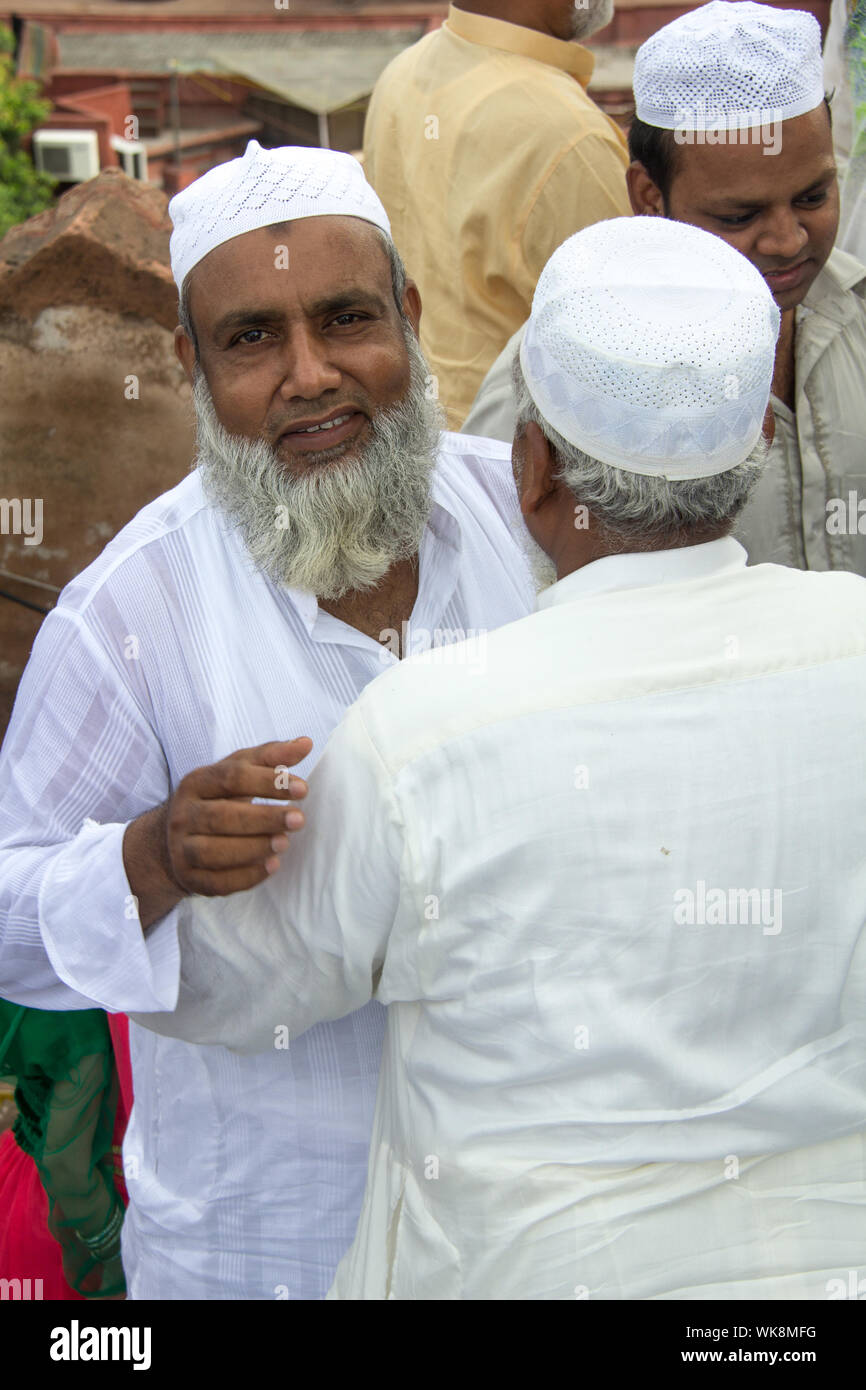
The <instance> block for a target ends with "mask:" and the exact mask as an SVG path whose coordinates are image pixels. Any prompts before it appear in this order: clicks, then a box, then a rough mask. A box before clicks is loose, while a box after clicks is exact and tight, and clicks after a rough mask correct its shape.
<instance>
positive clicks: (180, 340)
mask: <svg viewBox="0 0 866 1390" xmlns="http://www.w3.org/2000/svg"><path fill="white" fill-rule="evenodd" d="M174 351H175V356H176V357H177V360H178V362H179V363H180V365H181V366H182V367H183V370H184V373H185V374H186V379H187V381H188V382H189V384H190V386H192V384H193V378H194V376H195V369H196V356H195V344H194V343H193V341H192V338H190V337H189V335H188V334H187V333H186V332H185V331H184V330H183V329H182V328H181V327H180V324H178V326H177V328H176V329H175V330H174Z"/></svg>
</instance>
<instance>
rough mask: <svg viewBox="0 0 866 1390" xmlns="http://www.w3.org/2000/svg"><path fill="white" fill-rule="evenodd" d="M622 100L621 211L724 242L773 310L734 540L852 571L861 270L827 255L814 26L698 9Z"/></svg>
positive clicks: (762, 13)
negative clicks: (627, 125)
mask: <svg viewBox="0 0 866 1390" xmlns="http://www.w3.org/2000/svg"><path fill="white" fill-rule="evenodd" d="M634 91H635V105H636V113H637V114H636V118H635V120H634V122H633V124H632V127H631V129H630V131H629V152H630V154H631V157H632V164H631V166H630V168H629V171H628V185H629V195H630V198H631V203H632V208H633V210H634V211H635V212H636V213H640V214H649V215H654V216H660V217H670V218H673V219H674V220H675V221H677V222H689V223H691V224H692V225H693V226H695V227H702V228H704V229H705V230H706V231H710V232H713V233H714V234H715V235H716V236H719V237H722V239H723V240H724V241H727V242H728V243H729V245H731V246H733V247H734V248H735V249H736V250H737V251H740V252H741V253H742V254H743V255H744V256H746V257H747V259H748V260H750V261H751V262H752V264H753V265H754V266H755V267H756V269H757V270H759V271H760V272H761V274H762V275H763V277H764V279H765V280H766V282H767V284H768V285H769V287H770V289H771V291H772V293H773V297H774V298H775V300H776V303H777V304H778V306H779V308H780V309H781V311H782V326H781V330H780V333H779V342H778V346H777V350H776V367H775V372H774V375H773V395H772V405H773V413H774V416H775V425H776V433H775V440H774V443H773V448H772V452H771V455H770V460H769V464H768V467H767V469H766V471H765V474H764V477H763V478H762V480H761V484H760V485H759V487H758V488H757V489H756V493H755V496H754V497H753V498H752V500H751V502H750V503H749V506H748V507H747V508H746V510H745V511H744V513H743V516H742V518H741V520H740V524H739V527H738V530H737V535H738V536H739V538H740V539H741V540H742V542H743V544H744V545H745V547H746V549H747V550H748V552H749V557H750V560H751V562H752V563H753V564H755V563H758V562H760V561H764V560H772V561H776V562H778V563H782V564H788V565H795V566H798V567H799V568H801V569H850V570H855V571H857V572H858V573H860V574H866V267H864V266H863V265H861V264H860V263H859V262H858V261H857V260H855V259H854V257H853V256H849V255H847V254H846V253H844V252H842V251H834V249H833V243H834V241H835V238H836V232H837V229H838V225H839V188H838V183H837V178H836V164H835V160H834V156H833V137H832V129H831V124H830V108H829V104H828V103H827V101H825V98H824V89H823V69H822V60H821V32H820V29H819V27H818V23H817V21H816V20H815V19H814V18H813V16H812V15H810V14H806V13H804V12H801V11H797V10H778V9H774V8H773V7H771V6H769V5H758V4H752V3H750V0H744V2H743V3H740V0H736V3H731V0H712V3H710V4H708V5H703V6H701V8H700V9H697V10H693V11H691V12H690V13H689V14H687V15H684V16H682V17H681V18H680V19H676V20H674V21H673V22H672V23H671V24H668V25H666V26H665V27H664V28H663V29H660V30H659V31H658V33H656V34H654V35H653V36H652V38H650V39H648V40H647V42H646V43H645V44H644V45H643V46H642V47H641V48H640V49H639V50H638V53H637V57H636V60H635V71H634ZM732 389H733V387H732Z"/></svg>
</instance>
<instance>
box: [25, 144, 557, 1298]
mask: <svg viewBox="0 0 866 1390" xmlns="http://www.w3.org/2000/svg"><path fill="white" fill-rule="evenodd" d="M170 211H171V216H172V219H173V222H174V233H173V235H172V241H171V259H172V268H173V271H174V274H175V279H176V281H177V285H178V289H179V291H180V297H181V309H180V318H181V326H180V328H179V329H178V333H177V349H178V353H179V356H180V359H181V361H182V363H183V365H184V367H185V369H186V371H187V373H188V375H189V377H190V380H191V381H193V382H194V400H195V408H196V413H197V422H198V457H197V465H198V466H197V467H196V469H195V471H194V472H193V473H192V474H191V475H190V476H189V477H188V478H187V479H186V480H185V481H184V482H182V483H181V484H180V485H179V486H178V487H177V488H175V489H174V490H173V491H171V492H169V493H167V494H166V495H165V496H163V497H160V498H157V499H156V501H154V502H153V503H151V504H150V505H149V506H148V507H146V508H145V509H144V510H143V511H142V512H141V513H139V515H138V516H137V517H136V518H135V519H134V520H133V521H132V522H131V523H130V525H129V526H127V527H125V528H124V530H123V531H122V532H121V533H120V534H119V535H118V536H117V537H116V538H115V539H114V540H113V541H112V542H111V543H110V544H109V546H108V547H107V548H106V550H105V551H104V552H103V554H102V555H101V556H100V557H99V559H97V560H96V561H95V563H94V564H93V565H91V566H90V567H89V569H88V570H86V571H85V572H84V573H83V574H82V575H80V576H79V577H78V578H77V579H76V580H74V581H73V583H72V584H71V585H69V587H68V588H67V589H66V590H65V592H64V594H63V595H62V597H61V599H60V602H59V603H58V605H57V607H56V608H55V610H54V611H53V612H52V613H51V614H50V615H49V616H48V617H47V618H46V620H45V623H44V624H43V626H42V629H41V630H40V633H39V636H38V638H37V641H36V644H35V647H34V651H33V655H32V657H31V660H30V663H29V665H28V667H27V670H26V671H25V673H24V676H23V678H22V681H21V687H20V691H19V696H18V700H17V702H16V706H15V711H14V713H13V717H12V721H11V724H10V726H9V731H8V734H7V738H6V742H5V744H4V749H3V754H2V757H0V994H2V995H3V996H5V997H8V998H10V999H13V1000H16V1001H17V1002H21V1003H28V1004H33V1005H35V1006H37V1007H41V1008H48V1009H68V1008H84V1007H89V1006H91V1005H92V1004H93V1003H97V1004H99V1005H100V1006H102V1007H104V1008H107V1009H110V1010H121V1011H124V1012H130V1011H133V1010H136V1009H141V1010H143V1011H149V1010H152V1009H155V1008H156V1009H171V1008H173V1007H174V1004H175V1002H176V1000H177V997H178V988H179V958H180V954H179V943H178V919H177V911H176V909H177V905H178V903H180V902H181V900H182V899H183V898H184V897H186V896H187V895H188V894H190V893H202V894H208V895H214V894H216V895H221V894H225V893H233V892H236V891H238V890H241V889H246V888H249V887H251V886H252V885H254V884H257V883H259V882H261V881H262V880H264V879H266V878H267V877H268V876H269V874H270V873H272V872H273V871H274V870H275V869H276V868H277V865H278V863H279V856H280V854H281V853H282V852H283V851H284V850H285V849H286V848H287V846H288V834H287V832H289V831H290V830H292V829H293V828H295V827H296V825H297V824H299V823H301V822H302V820H303V816H302V813H301V812H300V811H298V810H297V809H294V810H288V808H287V806H286V804H285V803H286V802H287V801H288V800H294V799H297V798H298V796H301V795H303V792H304V783H303V782H302V781H301V780H300V779H299V778H296V777H293V776H292V775H291V774H290V772H289V769H290V768H294V767H296V766H297V767H298V770H299V771H300V772H301V773H302V774H303V773H306V772H307V771H308V769H309V768H310V767H311V766H312V765H313V763H314V761H315V760H316V759H317V758H318V756H319V754H320V753H321V751H322V749H323V747H324V745H325V743H326V742H327V739H328V736H329V735H330V733H331V730H332V729H333V727H334V725H335V724H336V723H337V721H338V720H339V718H340V717H341V715H342V714H343V712H344V711H345V709H346V708H347V706H349V705H350V704H351V703H352V702H353V700H354V699H355V698H356V697H357V696H358V695H359V694H360V693H361V691H362V690H363V689H364V687H365V686H366V685H367V684H368V682H369V681H371V680H372V679H373V678H374V677H375V676H376V675H378V674H380V673H381V672H382V671H384V670H385V669H386V667H387V666H388V665H393V664H395V663H396V662H397V659H398V658H397V655H396V653H395V650H394V642H393V640H390V638H389V640H388V642H387V644H385V645H383V642H382V641H381V640H380V639H381V638H383V636H384V635H385V634H386V633H393V632H395V631H396V632H398V633H400V634H402V635H404V641H403V642H402V644H401V646H402V650H401V654H405V651H406V650H412V651H414V650H416V649H418V648H419V647H424V646H427V645H430V644H431V643H433V644H435V643H436V641H437V640H438V638H439V637H440V636H441V638H443V639H444V640H445V641H446V642H447V641H453V640H454V639H455V638H457V637H459V636H461V635H462V634H463V633H466V632H470V631H473V630H474V631H479V630H481V631H483V630H485V629H487V628H494V627H498V626H499V625H501V624H502V623H506V622H509V621H511V620H513V619H516V618H519V617H522V616H523V615H524V614H525V613H527V612H528V611H529V610H530V608H531V607H532V606H533V605H534V589H533V586H532V583H531V580H530V576H529V571H528V567H527V565H526V563H525V560H524V558H523V555H522V552H521V548H520V545H519V543H518V541H517V539H516V535H515V531H516V527H517V523H518V516H517V511H516V503H515V499H514V493H513V483H512V479H511V470H510V459H509V450H508V449H507V448H503V447H501V446H498V445H496V444H490V445H484V444H482V443H480V442H478V441H475V442H473V443H472V444H471V445H466V443H465V442H464V441H463V440H461V439H458V438H454V437H452V436H449V435H447V434H445V435H443V434H441V433H440V429H439V411H438V407H436V405H435V404H434V402H433V401H432V400H431V399H430V396H429V391H428V387H427V375H428V374H427V369H426V365H425V363H424V360H423V358H422V356H421V353H420V349H419V348H418V344H417V340H416V338H415V329H416V328H417V324H418V316H419V312H420V302H419V298H418V294H417V291H416V290H415V289H414V287H413V286H412V285H411V284H407V283H406V281H405V275H404V271H403V267H402V263H401V261H400V259H399V257H398V255H397V253H396V251H395V249H394V246H393V243H392V241H391V239H390V236H389V231H388V220H387V217H386V216H385V212H384V209H383V208H382V205H381V203H380V202H379V200H378V198H377V197H376V195H375V194H374V193H373V191H372V189H371V188H370V186H369V185H368V184H367V182H366V180H365V179H364V176H363V174H362V172H361V169H360V166H359V165H358V164H357V162H356V161H355V160H353V159H351V157H350V156H348V155H344V154H338V153H336V152H333V151H330V150H313V149H292V148H286V149H279V150H271V151H267V150H262V149H261V148H260V147H259V146H258V145H257V144H256V142H255V141H253V142H251V143H250V146H249V147H248V149H247V151H246V153H245V155H244V156H243V157H242V158H240V159H235V160H232V161H230V162H229V163H227V164H224V165H219V166H218V167H217V168H215V169H213V170H211V171H210V172H209V173H207V174H205V175H204V176H203V177H202V178H201V179H199V180H197V182H196V183H194V184H192V185H191V186H190V187H189V188H188V189H185V190H184V191H183V192H182V193H180V194H178V195H177V197H176V198H175V199H173V201H172V203H171V205H170ZM406 625H408V626H406ZM297 736H303V737H297ZM310 739H312V746H313V751H312V755H311V749H310ZM278 740H288V741H278ZM275 802H277V803H278V804H274V803H275ZM287 817H288V819H287ZM383 1026H384V1011H383V1010H382V1009H381V1007H380V1006H379V1005H378V1004H375V1003H374V1004H371V1005H369V1006H368V1007H367V1008H365V1009H362V1010H359V1011H357V1012H356V1013H355V1014H353V1015H352V1016H351V1017H350V1018H347V1019H344V1020H341V1021H338V1022H326V1023H324V1024H322V1025H321V1026H320V1027H318V1028H315V1029H313V1030H311V1031H310V1032H309V1033H308V1034H307V1036H306V1037H305V1038H304V1039H302V1040H298V1041H297V1042H292V1045H291V1048H288V1046H287V1045H285V1044H284V1043H283V1042H282V1040H281V1039H282V1034H281V1033H277V1034H275V1036H274V1047H273V1049H271V1051H270V1053H269V1054H268V1055H266V1056H264V1057H256V1058H248V1059H239V1058H237V1057H234V1056H232V1055H231V1054H230V1053H228V1052H227V1051H226V1050H225V1049H223V1048H212V1047H204V1048H202V1047H194V1046H189V1045H187V1044H185V1043H178V1042H173V1041H171V1040H168V1039H159V1038H156V1037H155V1036H154V1035H153V1034H151V1033H147V1032H144V1031H143V1030H142V1029H140V1028H138V1027H136V1026H134V1025H133V1026H132V1028H131V1035H130V1042H131V1052H132V1066H133V1081H134V1087H135V1107H134V1110H133V1114H132V1118H131V1122H130V1126H129V1129H128V1131H127V1137H126V1141H125V1145H124V1158H125V1169H124V1171H125V1174H126V1180H127V1186H128V1188H129V1193H130V1206H129V1209H128V1212H127V1216H126V1220H125V1223H124V1233H123V1257H124V1268H125V1272H126V1275H127V1285H128V1289H129V1296H130V1297H131V1298H134V1299H146V1298H162V1299H174V1298H194V1299H274V1298H276V1299H288V1298H318V1297H321V1296H323V1295H324V1293H325V1291H326V1290H327V1288H328V1285H329V1284H330V1282H331V1279H332V1277H333V1273H334V1270H335V1268H336V1265H337V1262H338V1260H339V1259H340V1257H341V1255H342V1254H343V1252H344V1251H345V1249H346V1248H347V1247H348V1245H349V1242H350V1241H351V1238H352V1235H353V1233H354V1229H355V1224H356V1221H357V1217H358V1212H359V1210H360V1202H361V1194H362V1190H363V1185H364V1173H365V1169H366V1161H367V1150H368V1145H369V1139H370V1126H371V1120H372V1114H373V1102H374V1098H375V1092H376V1085H377V1081H378V1073H379V1062H380V1054H381V1044H382V1035H383Z"/></svg>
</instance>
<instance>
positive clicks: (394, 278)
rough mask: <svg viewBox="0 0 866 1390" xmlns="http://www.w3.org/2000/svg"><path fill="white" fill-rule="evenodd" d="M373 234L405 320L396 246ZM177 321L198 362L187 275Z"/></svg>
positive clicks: (403, 283) (279, 224)
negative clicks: (381, 251)
mask: <svg viewBox="0 0 866 1390" xmlns="http://www.w3.org/2000/svg"><path fill="white" fill-rule="evenodd" d="M285 225H286V224H285V223H283V222H275V223H274V226H275V227H282V226H285ZM370 225H371V226H372V225H373V224H372V223H371V224H370ZM375 232H376V235H377V236H378V237H379V240H380V241H381V243H382V248H383V250H384V252H385V255H386V256H387V257H388V265H389V267H390V269H391V290H392V292H393V295H394V303H395V304H396V305H397V311H398V313H399V314H400V317H401V319H405V318H406V315H405V313H404V311H403V295H404V294H405V293H406V267H405V265H404V264H403V260H402V258H401V256H400V252H399V251H398V250H397V248H396V246H395V245H394V243H393V241H392V240H391V238H390V237H389V236H388V234H387V232H384V231H383V230H382V228H381V227H375ZM193 269H195V267H193ZM191 274H192V271H190V275H191ZM177 321H178V324H179V325H180V327H181V328H182V329H183V331H184V333H185V334H186V336H187V337H188V338H189V340H190V342H191V343H192V345H193V347H194V348H195V360H196V361H197V362H198V361H199V350H198V338H197V337H196V332H195V328H194V327H193V322H192V317H191V315H190V312H189V275H187V277H186V279H185V280H184V282H183V285H182V286H181V291H180V296H179V299H178V307H177Z"/></svg>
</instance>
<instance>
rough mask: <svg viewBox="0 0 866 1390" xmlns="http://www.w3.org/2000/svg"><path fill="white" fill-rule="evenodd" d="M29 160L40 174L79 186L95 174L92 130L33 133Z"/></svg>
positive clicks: (96, 156)
mask: <svg viewBox="0 0 866 1390" xmlns="http://www.w3.org/2000/svg"><path fill="white" fill-rule="evenodd" d="M33 160H34V163H35V165H36V168H37V169H39V170H40V172H41V173H43V174H51V176H52V177H53V178H55V179H62V180H63V181H65V182H67V183H83V182H84V181H85V179H94V178H96V175H97V174H98V173H99V141H98V139H97V135H96V131H95V130H35V131H34V132H33Z"/></svg>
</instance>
